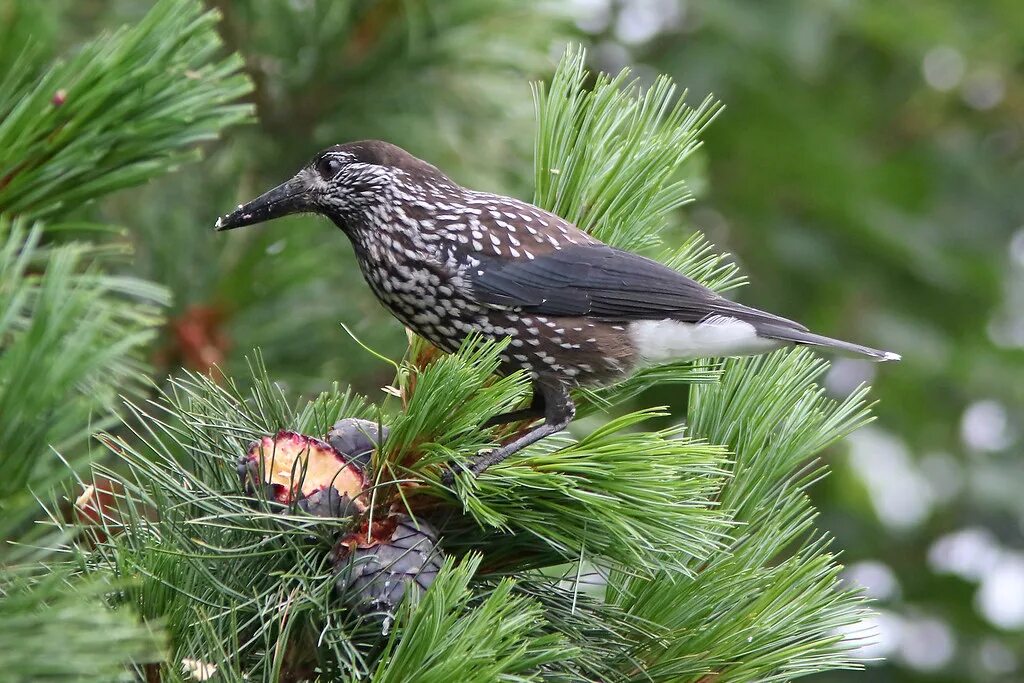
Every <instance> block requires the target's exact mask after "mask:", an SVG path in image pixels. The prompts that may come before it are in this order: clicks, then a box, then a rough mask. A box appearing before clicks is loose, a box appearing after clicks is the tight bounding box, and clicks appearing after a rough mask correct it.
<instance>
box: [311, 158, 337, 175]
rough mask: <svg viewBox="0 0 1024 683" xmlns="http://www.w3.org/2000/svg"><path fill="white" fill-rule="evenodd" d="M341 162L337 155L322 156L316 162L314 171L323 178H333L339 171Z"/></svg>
mask: <svg viewBox="0 0 1024 683" xmlns="http://www.w3.org/2000/svg"><path fill="white" fill-rule="evenodd" d="M341 167H342V163H341V161H340V160H339V159H338V158H337V157H333V156H330V157H323V158H322V159H320V161H318V162H316V172H317V173H319V174H320V177H321V178H323V179H324V180H333V179H334V176H336V175H338V173H340V172H341Z"/></svg>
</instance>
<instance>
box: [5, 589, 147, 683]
mask: <svg viewBox="0 0 1024 683" xmlns="http://www.w3.org/2000/svg"><path fill="white" fill-rule="evenodd" d="M69 579H70V577H69V576H68V575H67V574H66V573H64V572H50V573H48V574H47V575H45V576H18V575H14V574H11V573H8V572H3V573H0V670H2V671H3V672H4V680H5V681H10V683H59V682H61V681H67V682H69V683H70V682H71V681H75V682H76V683H92V682H95V683H110V682H111V681H132V680H135V679H134V677H133V676H132V675H131V673H130V671H129V670H128V669H126V668H125V662H129V661H134V662H147V661H156V660H158V659H159V657H160V648H161V640H162V639H161V637H160V633H159V632H158V631H157V630H156V629H155V628H154V627H152V626H147V625H145V624H140V623H139V622H138V621H137V619H136V618H135V615H134V614H133V613H132V612H131V611H130V610H124V609H122V610H113V609H110V608H108V607H107V606H106V605H105V604H104V601H103V595H104V593H107V592H108V591H110V590H111V589H112V588H113V587H112V586H111V585H109V584H107V583H104V582H103V581H102V580H97V579H94V580H91V581H76V582H74V583H73V584H71V583H68V581H69Z"/></svg>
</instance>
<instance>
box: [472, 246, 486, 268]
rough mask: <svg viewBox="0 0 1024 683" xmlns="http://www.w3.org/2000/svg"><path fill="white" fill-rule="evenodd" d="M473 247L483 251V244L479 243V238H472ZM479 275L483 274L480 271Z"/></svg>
mask: <svg viewBox="0 0 1024 683" xmlns="http://www.w3.org/2000/svg"><path fill="white" fill-rule="evenodd" d="M473 248H474V249H475V250H477V251H483V250H484V245H483V244H481V243H480V240H473ZM480 275H483V273H482V272H481V273H480Z"/></svg>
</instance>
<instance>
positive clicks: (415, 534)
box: [334, 515, 444, 618]
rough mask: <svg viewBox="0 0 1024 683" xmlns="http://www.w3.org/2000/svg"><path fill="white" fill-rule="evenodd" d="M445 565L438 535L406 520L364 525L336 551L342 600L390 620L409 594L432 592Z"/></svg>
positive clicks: (398, 518) (398, 517) (397, 518)
mask: <svg viewBox="0 0 1024 683" xmlns="http://www.w3.org/2000/svg"><path fill="white" fill-rule="evenodd" d="M443 561H444V556H443V554H442V553H441V550H440V548H438V547H437V530H436V529H435V528H434V527H433V526H431V525H430V524H428V523H426V522H424V521H422V520H415V521H414V520H413V519H412V518H411V517H409V516H408V515H395V516H393V517H391V518H389V519H387V520H385V521H383V522H380V523H378V524H375V525H374V527H373V528H367V527H366V526H365V525H364V527H363V529H361V530H360V531H358V532H356V533H353V534H349V535H348V536H346V537H345V538H343V539H341V541H339V542H338V545H337V546H335V550H334V566H335V569H336V570H337V571H338V580H337V586H338V590H339V592H340V593H341V595H342V597H343V599H344V600H346V601H347V602H349V604H351V605H352V606H353V607H354V608H355V609H357V610H359V611H361V612H364V613H376V614H382V615H384V616H385V617H391V618H393V617H394V613H395V609H396V608H397V607H398V605H399V603H401V601H402V598H403V597H405V595H406V593H407V591H413V592H414V593H416V594H419V595H421V594H423V593H424V592H426V590H427V589H428V588H430V585H431V584H432V583H433V582H434V579H435V578H436V577H437V573H438V571H439V570H440V569H441V564H442V562H443Z"/></svg>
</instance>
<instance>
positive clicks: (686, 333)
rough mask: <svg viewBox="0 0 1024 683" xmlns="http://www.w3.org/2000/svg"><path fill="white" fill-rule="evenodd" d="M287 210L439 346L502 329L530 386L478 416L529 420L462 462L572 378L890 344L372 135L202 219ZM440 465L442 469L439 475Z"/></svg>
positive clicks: (542, 434)
mask: <svg viewBox="0 0 1024 683" xmlns="http://www.w3.org/2000/svg"><path fill="white" fill-rule="evenodd" d="M295 213H314V214H320V215H322V216H325V217H327V218H329V219H330V220H331V221H332V222H333V223H334V224H335V225H336V226H337V227H338V228H340V229H341V231H342V232H343V233H344V234H345V235H346V236H347V237H348V239H349V240H350V241H351V244H352V247H353V250H354V252H355V256H356V260H357V262H358V264H359V269H360V271H361V272H362V274H363V277H364V279H365V280H366V282H367V284H368V285H369V287H370V289H371V290H372V291H373V293H374V294H375V295H376V297H377V298H378V299H379V300H380V302H381V303H382V304H383V305H384V306H385V307H386V308H387V309H388V310H389V311H390V312H391V313H392V315H394V317H395V318H397V319H398V320H399V321H400V322H401V323H402V324H404V325H405V326H406V327H407V328H409V329H410V330H412V331H413V332H415V333H416V334H418V335H420V336H421V337H423V338H425V339H426V340H427V341H429V342H430V343H431V344H433V345H434V346H436V347H437V348H439V349H441V350H442V351H446V352H449V353H453V352H455V351H457V350H458V349H459V347H460V346H461V344H462V343H463V342H464V341H465V339H466V338H467V337H469V336H471V335H478V336H480V337H483V338H486V339H492V340H506V339H507V344H506V346H505V347H504V349H503V351H502V353H501V356H500V366H499V370H498V372H499V373H502V374H508V373H511V372H514V371H518V370H524V371H525V372H526V373H528V374H529V376H530V379H531V382H532V389H533V396H532V399H531V401H530V403H529V405H527V406H525V407H523V408H520V409H518V410H514V411H511V412H507V413H503V414H500V415H496V416H494V417H492V418H491V419H489V420H488V421H487V422H486V423H484V426H485V427H492V426H496V425H500V424H507V423H511V422H519V421H530V423H531V425H530V427H529V429H528V430H527V431H525V432H524V433H521V434H520V435H519V436H517V437H516V438H514V439H512V440H511V441H509V442H508V443H505V444H503V445H501V446H499V447H497V448H495V449H492V450H490V451H483V452H481V453H479V454H477V456H476V457H475V458H474V459H472V460H470V461H469V462H468V463H467V464H466V465H465V466H464V467H465V469H467V470H469V471H470V472H471V473H472V474H473V475H474V476H475V475H479V474H480V473H482V472H484V471H485V470H486V469H487V468H489V467H491V466H493V465H495V464H497V463H499V462H501V461H503V460H505V459H506V458H508V457H509V456H511V455H513V454H515V453H517V452H519V451H520V450H522V449H523V448H526V447H527V446H530V445H531V444H534V443H536V442H538V441H540V440H541V439H544V438H546V437H548V436H550V435H552V434H555V433H557V432H559V431H561V430H563V429H565V428H566V427H567V426H568V425H569V423H570V422H571V421H572V419H573V417H574V416H575V412H576V407H575V404H574V402H573V399H572V395H571V390H572V389H574V388H576V387H580V386H600V385H607V384H611V383H615V382H617V381H620V380H622V379H625V378H626V377H628V376H629V375H630V374H631V373H633V372H634V371H636V370H637V369H638V368H640V367H641V366H643V365H647V364H656V363H661V362H668V361H676V360H684V359H697V358H704V357H728V356H746V355H754V354H761V353H766V352H769V351H772V350H775V349H778V348H781V347H783V346H787V345H802V346H812V347H819V348H823V349H827V350H830V351H837V352H843V353H847V354H853V355H857V356H862V357H865V358H868V359H871V360H874V361H891V360H899V358H900V356H899V355H898V354H896V353H892V352H889V351H881V350H878V349H873V348H870V347H867V346H862V345H860V344H854V343H851V342H847V341H842V340H839V339H833V338H830V337H826V336H823V335H820V334H815V333H814V332H811V331H809V330H808V329H807V328H806V327H805V326H803V325H801V324H800V323H797V322H795V321H793V320H789V319H786V318H783V317H781V316H778V315H775V314H772V313H768V312H766V311H762V310H759V309H756V308H751V307H749V306H745V305H743V304H740V303H736V302H734V301H731V300H729V299H726V298H725V297H723V296H721V295H719V294H717V293H715V292H714V291H712V290H711V289H709V288H707V287H705V286H703V285H701V284H700V283H698V282H697V281H695V280H693V279H691V278H689V277H687V276H685V275H683V274H682V273H680V272H678V271H677V270H675V269H672V268H670V267H668V266H666V265H664V264H662V263H659V262H658V261H655V260H653V259H650V258H647V257H645V256H642V255H640V254H636V253H632V252H629V251H624V250H621V249H617V248H615V247H613V246H610V245H607V244H605V243H603V242H601V241H599V240H597V239H596V238H594V237H593V236H591V235H589V234H587V233H586V232H584V231H583V230H580V229H579V228H577V227H576V226H574V225H573V224H571V223H570V222H568V221H566V220H564V219H562V218H560V217H559V216H557V215H555V214H553V213H551V212H548V211H545V210H543V209H541V208H539V207H537V206H534V205H531V204H529V203H527V202H524V201H520V200H518V199H514V198H512V197H506V196H502V195H498V194H492V193H490V192H481V191H476V190H472V189H469V188H466V187H463V186H461V185H460V184H458V183H456V182H455V181H453V180H452V179H451V178H449V177H448V176H446V175H445V174H444V173H443V172H441V171H440V170H439V169H438V168H436V167H434V166H432V165H431V164H429V163H427V162H425V161H423V160H421V159H418V158H417V157H415V156H413V155H412V154H410V153H409V152H407V151H405V150H404V149H402V148H400V147H398V146H396V145H393V144H390V143H387V142H383V141H380V140H364V141H359V142H349V143H344V144H338V145H334V146H332V147H329V148H327V149H325V150H323V151H321V152H320V153H318V154H317V155H316V156H315V157H314V158H313V159H312V161H310V162H309V163H308V164H307V165H305V166H304V167H302V168H301V169H300V170H299V171H298V173H296V174H295V176H294V177H292V178H291V179H290V180H288V181H286V182H284V183H282V184H281V185H278V186H277V187H275V188H273V189H271V190H268V191H267V192H265V193H264V194H262V195H260V196H259V197H257V198H255V199H253V200H252V201H250V202H248V203H246V204H240V205H239V206H238V208H237V209H235V210H234V211H232V212H231V213H228V214H227V215H224V216H221V217H220V218H218V219H217V222H216V225H215V228H216V230H218V231H224V230H233V229H236V228H240V227H243V226H247V225H253V224H256V223H262V222H265V221H269V220H272V219H275V218H279V217H282V216H286V215H289V214H295ZM454 476H455V474H454V470H453V469H449V470H448V472H447V473H446V474H445V475H444V476H443V477H442V479H443V481H445V482H449V483H450V482H452V481H453V480H454V479H453V478H454Z"/></svg>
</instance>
